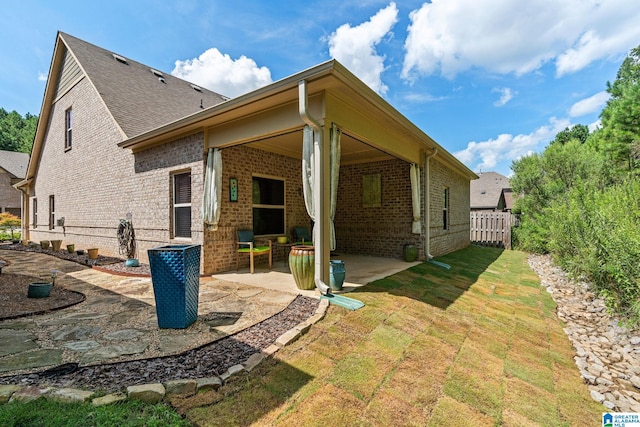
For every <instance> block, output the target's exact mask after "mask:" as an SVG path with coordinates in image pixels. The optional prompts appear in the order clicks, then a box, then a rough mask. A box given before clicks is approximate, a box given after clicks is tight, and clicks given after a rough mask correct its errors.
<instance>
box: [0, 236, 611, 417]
mask: <svg viewBox="0 0 640 427" xmlns="http://www.w3.org/2000/svg"><path fill="white" fill-rule="evenodd" d="M526 257H527V255H526V254H524V253H521V252H517V251H501V250H498V249H494V248H478V247H469V248H466V249H464V250H461V251H457V252H455V253H453V254H449V255H447V256H445V257H442V258H441V259H440V260H441V261H443V262H446V263H447V264H449V265H451V266H452V268H451V270H445V269H442V268H440V267H438V266H435V265H433V264H428V263H424V264H420V265H418V266H415V267H413V268H411V269H409V270H406V271H404V272H401V273H398V274H395V275H393V276H391V277H388V278H385V279H382V280H378V281H376V282H374V283H371V284H369V285H367V286H365V287H362V288H360V289H359V290H357V291H355V292H353V293H351V294H349V296H350V297H353V298H357V299H360V300H361V301H363V302H364V303H365V304H366V306H365V307H364V308H362V309H360V310H357V311H355V312H351V311H347V310H345V309H343V308H340V307H335V306H331V307H330V308H329V311H328V313H327V315H326V316H325V318H324V319H323V320H322V321H321V322H319V323H317V324H315V325H314V326H313V327H312V328H311V329H310V331H309V332H308V333H307V334H306V335H304V336H302V337H301V338H300V339H299V340H297V341H296V342H294V343H292V344H291V345H289V346H288V347H286V348H284V349H282V350H280V351H279V352H278V353H276V354H275V355H274V356H273V357H271V358H268V359H266V360H265V361H264V362H263V363H261V364H260V365H259V366H258V367H256V368H255V369H254V370H253V371H252V372H250V373H247V372H245V373H242V374H239V375H236V376H233V377H232V378H230V380H229V381H228V382H227V383H226V384H225V385H224V386H223V387H222V388H220V389H219V390H217V391H209V392H204V393H199V394H197V395H196V396H192V397H188V398H182V397H173V398H171V400H170V402H169V403H170V404H171V405H172V406H173V408H171V407H169V406H166V405H143V404H141V403H136V402H127V403H124V404H117V405H113V406H107V407H103V408H93V407H91V406H90V405H89V404H82V405H69V404H65V405H61V404H57V403H53V402H49V401H45V400H42V399H40V400H38V401H36V402H32V403H28V404H19V405H14V404H6V405H0V425H2V426H5V425H6V426H19V425H20V426H40V425H42V426H45V425H46V426H58V425H60V426H74V425H83V426H84V425H89V426H91V425H113V426H120V425H126V426H136V425H141V426H142V425H145V426H154V425H163V426H164V425H168V426H172V425H176V426H181V425H189V424H193V425H197V426H225V425H229V426H237V425H258V426H262V425H264V426H266V425H277V426H296V427H298V426H326V425H332V426H346V425H349V426H351V425H362V426H378V425H379V426H386V425H403V426H412V425H416V426H441V425H455V426H539V425H544V426H584V425H599V424H600V417H601V413H602V412H604V411H605V410H606V409H605V408H604V407H603V406H601V405H600V404H598V403H596V402H595V401H593V400H592V399H591V397H590V396H589V392H588V389H587V387H586V386H585V385H584V383H583V382H582V380H581V378H580V374H579V372H578V369H577V368H576V366H575V363H574V361H573V355H574V353H573V349H572V348H571V344H570V343H569V341H568V339H567V337H566V336H565V334H564V332H563V330H562V326H561V325H560V323H559V321H558V319H557V317H556V316H555V303H554V301H553V300H552V299H551V297H550V296H549V295H548V294H547V293H546V292H544V291H543V290H542V288H541V287H540V284H539V280H538V278H537V276H536V275H535V274H534V273H533V272H532V271H531V270H530V269H529V267H528V265H527V261H526ZM176 411H177V413H176ZM178 414H181V415H182V416H183V417H184V419H183V418H181V416H180V415H178ZM185 419H186V420H185Z"/></svg>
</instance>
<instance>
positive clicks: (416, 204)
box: [410, 163, 422, 234]
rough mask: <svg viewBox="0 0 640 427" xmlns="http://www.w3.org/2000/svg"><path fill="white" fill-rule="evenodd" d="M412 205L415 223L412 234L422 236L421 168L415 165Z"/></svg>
mask: <svg viewBox="0 0 640 427" xmlns="http://www.w3.org/2000/svg"><path fill="white" fill-rule="evenodd" d="M410 172H411V205H412V207H413V223H412V224H411V232H412V233H413V234H420V232H421V231H422V227H421V225H420V166H418V165H417V164H415V163H412V164H411V171H410Z"/></svg>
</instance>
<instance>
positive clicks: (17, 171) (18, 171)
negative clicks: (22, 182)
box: [0, 150, 29, 179]
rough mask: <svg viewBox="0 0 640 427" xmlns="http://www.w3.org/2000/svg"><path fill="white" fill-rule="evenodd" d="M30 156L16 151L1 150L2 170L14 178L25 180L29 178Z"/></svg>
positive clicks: (0, 163)
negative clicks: (26, 177)
mask: <svg viewBox="0 0 640 427" xmlns="http://www.w3.org/2000/svg"><path fill="white" fill-rule="evenodd" d="M28 165H29V155H28V154H27V153H19V152H16V151H5V150H0V168H2V169H4V170H6V171H7V172H9V174H10V175H11V176H12V178H17V179H24V177H25V176H27V166H28Z"/></svg>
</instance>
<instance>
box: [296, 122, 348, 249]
mask: <svg viewBox="0 0 640 427" xmlns="http://www.w3.org/2000/svg"><path fill="white" fill-rule="evenodd" d="M340 134H341V132H340V130H339V129H338V128H337V127H336V125H335V124H334V125H332V126H331V150H330V154H329V156H330V166H329V167H330V173H331V180H330V184H329V185H330V187H329V188H330V189H329V191H330V196H331V198H330V205H329V206H330V207H329V210H330V211H329V218H330V221H329V223H330V225H329V229H330V238H331V239H330V247H331V250H332V251H334V250H335V249H336V231H335V226H334V224H333V220H334V218H335V214H336V200H337V198H338V175H339V173H340ZM319 138H320V134H319V133H318V132H314V131H313V130H312V129H311V127H310V126H305V127H304V132H303V136H302V189H303V193H304V203H305V206H306V208H307V213H308V214H309V216H310V217H311V220H312V221H314V222H315V221H316V217H315V210H314V206H313V190H314V186H313V184H314V182H316V180H317V179H318V177H317V175H316V171H315V167H314V153H313V148H314V144H317V143H319V141H318V139H319ZM312 235H313V236H315V234H312Z"/></svg>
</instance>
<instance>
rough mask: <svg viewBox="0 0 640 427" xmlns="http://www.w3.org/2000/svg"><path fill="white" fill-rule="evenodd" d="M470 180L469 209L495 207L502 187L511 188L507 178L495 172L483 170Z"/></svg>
mask: <svg viewBox="0 0 640 427" xmlns="http://www.w3.org/2000/svg"><path fill="white" fill-rule="evenodd" d="M478 176H479V178H478V179H476V180H474V181H471V188H470V192H471V200H470V206H471V209H482V208H484V209H495V208H497V207H498V203H499V201H500V195H501V194H502V189H503V188H511V184H510V183H509V178H507V177H506V176H504V175H501V174H499V173H497V172H483V173H479V174H478Z"/></svg>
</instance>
